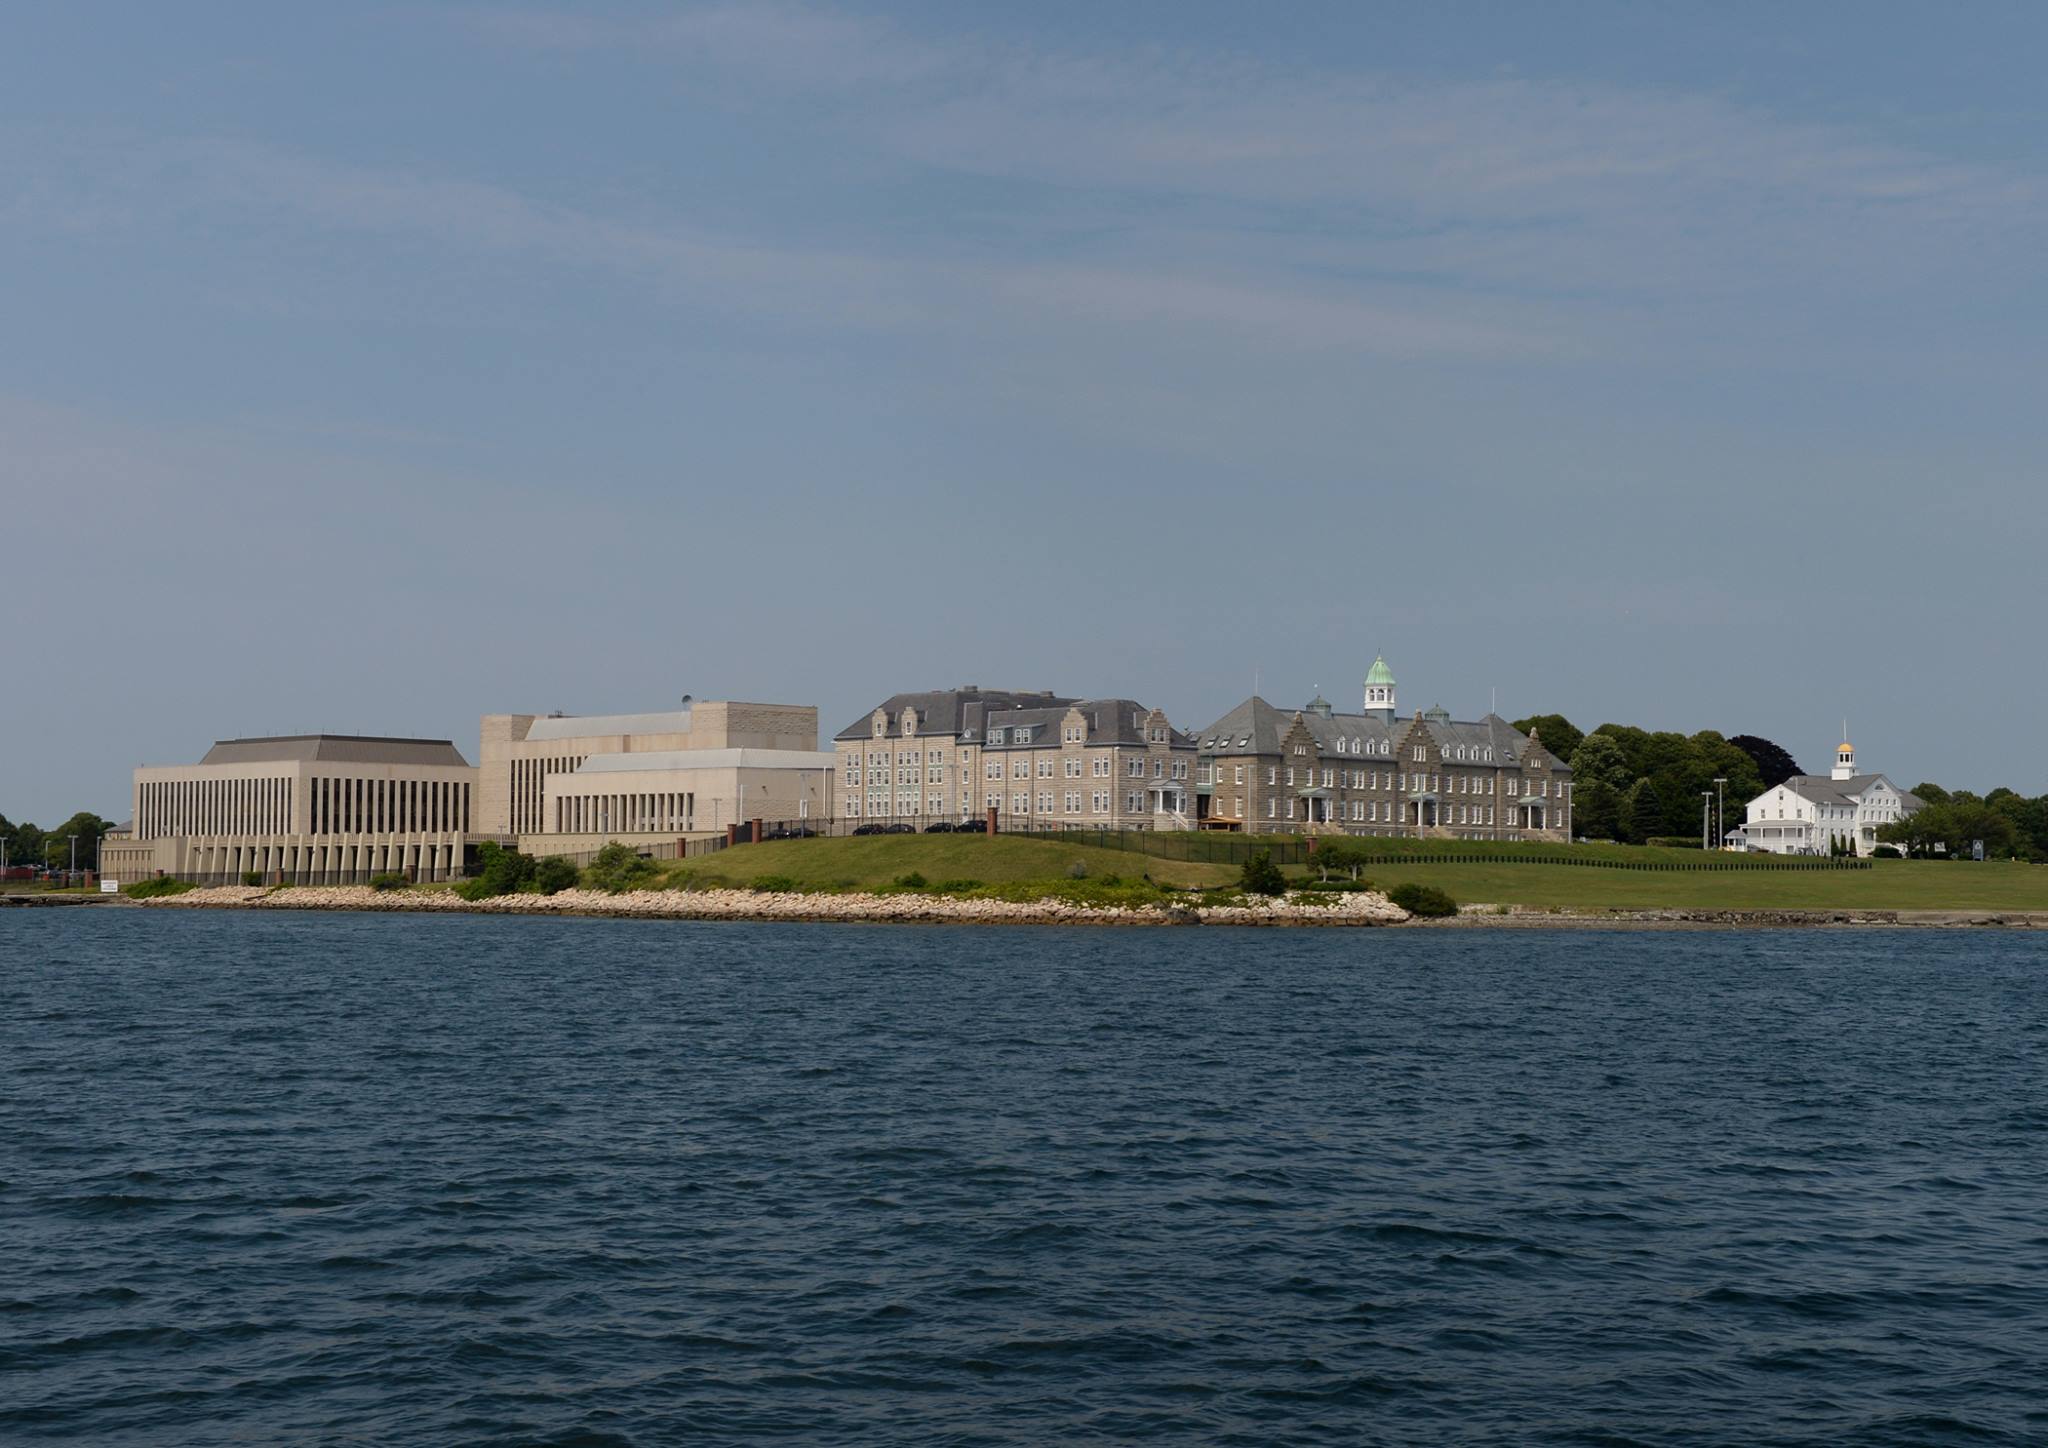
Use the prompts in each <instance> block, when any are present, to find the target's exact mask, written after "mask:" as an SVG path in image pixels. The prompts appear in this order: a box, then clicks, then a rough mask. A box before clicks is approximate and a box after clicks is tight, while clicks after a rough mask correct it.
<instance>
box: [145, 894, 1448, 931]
mask: <svg viewBox="0 0 2048 1448" xmlns="http://www.w3.org/2000/svg"><path fill="white" fill-rule="evenodd" d="M141 903H142V904H143V905H145V906H150V907H161V908H166V909H229V910H376V911H394V912H406V911H411V912H427V913H436V914H474V915H585V916H606V917H613V918H620V919H642V920H808V921H830V922H838V923H847V924H853V923H873V924H895V925H900V924H938V925H1351V926H1358V925H1398V924H1400V923H1402V922H1403V921H1406V920H1407V919H1408V918H1409V917H1408V912H1407V911H1405V910H1403V909H1401V908H1400V907H1399V906H1398V905H1395V904H1393V903H1391V902H1390V901H1388V899H1387V898H1386V897H1385V896H1384V895H1375V894H1370V893H1366V892H1359V893H1355V894H1339V895H1331V896H1329V897H1328V903H1327V904H1325V903H1324V902H1323V901H1322V900H1317V901H1315V902H1313V903H1297V902H1291V901H1286V900H1274V901H1270V902H1262V903H1259V904H1256V905H1253V904H1247V905H1242V906H1234V905H1233V906H1202V907H1194V906H1184V905H1167V906H1153V905H1148V906H1101V905H1073V904H1069V903H1067V902H1065V901H1062V900H1035V901H1030V902H1019V901H1013V900H958V899H954V898H952V897H950V896H945V895H914V894H901V895H825V894H810V893H800V892H791V893H781V892H777V891H754V890H635V891H630V892H628V893H626V894H623V895H610V894H606V893H605V892H603V891H601V890H564V891H562V892H561V893H560V894H559V895H500V896H498V897H496V898H495V899H489V900H474V901H472V900H464V899H463V898H462V897H461V896H459V895H456V894H455V893H454V892H453V891H449V890H372V889H370V888H369V887H368V886H367V885H334V886H292V887H285V888H276V887H265V886H249V885H218V886H212V887H209V888H206V889H199V890H188V891H187V892H185V893H184V894H182V895H164V896H159V897H157V898H155V899H150V900H144V901H142V902H141Z"/></svg>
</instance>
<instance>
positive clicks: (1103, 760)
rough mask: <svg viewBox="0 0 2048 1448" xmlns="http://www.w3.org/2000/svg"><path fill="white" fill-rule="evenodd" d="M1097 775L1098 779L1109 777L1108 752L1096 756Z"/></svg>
mask: <svg viewBox="0 0 2048 1448" xmlns="http://www.w3.org/2000/svg"><path fill="white" fill-rule="evenodd" d="M1095 777H1096V778H1097V779H1107V778H1109V756H1108V755H1107V754H1098V755H1096V756H1095Z"/></svg>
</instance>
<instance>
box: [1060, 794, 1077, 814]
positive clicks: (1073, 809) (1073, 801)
mask: <svg viewBox="0 0 2048 1448" xmlns="http://www.w3.org/2000/svg"><path fill="white" fill-rule="evenodd" d="M1063 803H1064V804H1065V805H1066V807H1067V813H1068V814H1079V813H1080V812H1081V791H1080V790H1078V789H1070V790H1068V791H1067V797H1066V799H1065V800H1064V801H1063Z"/></svg>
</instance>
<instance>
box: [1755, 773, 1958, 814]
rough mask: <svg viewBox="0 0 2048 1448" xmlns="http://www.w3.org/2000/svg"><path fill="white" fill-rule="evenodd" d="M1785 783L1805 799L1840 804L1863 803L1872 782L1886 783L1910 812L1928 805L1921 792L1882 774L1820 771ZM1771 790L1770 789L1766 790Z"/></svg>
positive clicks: (1846, 805) (1837, 805)
mask: <svg viewBox="0 0 2048 1448" xmlns="http://www.w3.org/2000/svg"><path fill="white" fill-rule="evenodd" d="M1783 784H1784V787H1785V788H1786V789H1789V790H1791V791H1792V792H1793V793H1794V794H1796V795H1798V796H1799V797H1800V798H1801V799H1807V800H1812V801H1813V802H1814V803H1815V804H1825V805H1832V806H1836V807H1840V808H1846V807H1851V806H1854V805H1858V804H1861V803H1862V802H1863V796H1864V795H1866V794H1868V793H1870V791H1871V788H1872V786H1874V785H1878V784H1884V785H1887V786H1889V787H1890V788H1892V789H1895V790H1898V794H1899V803H1900V805H1901V806H1903V807H1904V809H1905V811H1906V813H1908V814H1911V813H1912V812H1913V811H1914V810H1918V809H1925V808H1927V801H1926V800H1924V799H1921V798H1920V797H1919V796H1918V795H1915V794H1911V793H1909V792H1908V791H1906V790H1903V789H1899V787H1898V786H1897V785H1896V784H1893V783H1892V782H1891V780H1889V779H1887V778H1886V777H1885V776H1884V775H1882V774H1858V775H1852V776H1851V777H1850V778H1848V779H1834V778H1831V777H1829V776H1827V775H1820V774H1795V775H1793V776H1792V777H1791V778H1790V779H1787V780H1785V781H1783ZM1765 792H1766V793H1769V791H1765Z"/></svg>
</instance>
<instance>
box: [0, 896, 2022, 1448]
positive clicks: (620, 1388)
mask: <svg viewBox="0 0 2048 1448" xmlns="http://www.w3.org/2000/svg"><path fill="white" fill-rule="evenodd" d="M2044 982H2048V940H2042V939H2041V938H2039V937H2028V936H2024V935H1997V934H1977V933H1956V934H1946V933H1944V934H1935V933H1856V934H1849V933H1840V934H1823V933H1817V932H1805V933H1784V934H1765V933H1755V934H1591V933H1588V934H1562V933H1560V934H1549V933H1534V932H1512V933H1511V932H1498V933H1496V932H1481V931H1466V932H1447V931H1438V932H1422V931H1247V932H1234V931H1224V930H1216V929H1200V930H1127V931H1115V930H1091V931H1074V932H1067V931H1052V930H993V929H974V930H948V929H929V928H926V929H888V928H874V929H862V928H849V927H829V926H801V925H791V926H746V925H731V924H717V925H689V924H677V923H642V922H603V921H576V920H533V919H528V920H520V919H507V920H497V919H487V918H453V919H443V918H432V917H416V918H415V917H388V916H351V915H236V914H212V913H199V912H194V913H192V914H180V913H174V912H169V911H149V912H144V911H138V910H115V909H72V910H47V911H12V912H8V913H7V915H6V916H4V917H0V1440H5V1441H10V1442H27V1441H34V1440H41V1439H53V1440H72V1441H83V1442H91V1443H96V1444H98V1443H108V1444H118V1443H136V1444H141V1443H148V1444H153V1445H154V1444H171V1443H179V1444H183V1443H231V1442H232V1443H264V1442H282V1441H317V1442H355V1443H366V1444H367V1443H376V1444H426V1443H433V1444H441V1443H470V1442H474V1443H503V1444H526V1443H554V1444H591V1445H598V1444H653V1443H683V1442H690V1443H710V1442H718V1441H722V1440H737V1439H741V1438H760V1437H779V1438H782V1439H785V1440H788V1441H800V1442H817V1443H863V1444H867V1443H886V1442H919V1443H926V1442H942V1443H954V1444H972V1443H1043V1442H1076V1441H1089V1440H1094V1441H1126V1440H1132V1439H1145V1438H1151V1439H1158V1440H1162V1441H1171V1442H1191V1441H1206V1442H1218V1443H1244V1444H1268V1443H1316V1442H1342V1443H1353V1442H1368V1443H1375V1442H1376V1443H1390V1444H1392V1443H1401V1444H1406V1443H1459V1444H1496V1443H1497V1444H1509V1443H1514V1444H1521V1443H1597V1444H1628V1443H1716V1444H1720V1443H1728V1444H1736V1443H1743V1444H1764V1443H1823V1442H1832V1443H1857V1444H1887V1443H1899V1444H1905V1443H1915V1444H1917V1443H1947V1442H1956V1443H1963V1442H1970V1443H2000V1442H2009V1443H2021V1442H2036V1443H2038V1442H2042V1441H2048V1274H2044V1263H2048V1160H2044V1154H2048V1083H2044V1076H2043V1065H2044V1062H2043V1060H2042V1054H2043V1045H2044V1042H2048V989H2044Z"/></svg>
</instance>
